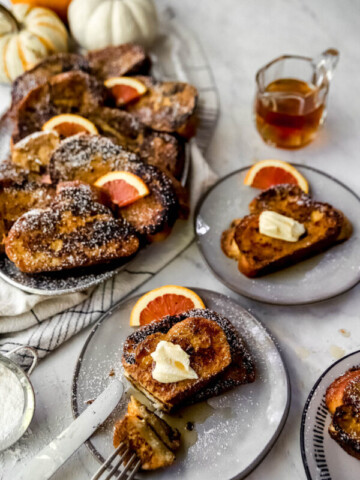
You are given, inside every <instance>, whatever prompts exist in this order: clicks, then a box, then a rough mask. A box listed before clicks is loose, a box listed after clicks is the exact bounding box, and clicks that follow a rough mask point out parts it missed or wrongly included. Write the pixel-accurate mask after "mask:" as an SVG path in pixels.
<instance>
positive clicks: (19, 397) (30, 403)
mask: <svg viewBox="0 0 360 480" xmlns="http://www.w3.org/2000/svg"><path fill="white" fill-rule="evenodd" d="M19 350H26V351H28V352H29V353H31V354H32V356H33V363H32V365H31V367H30V368H29V370H28V373H27V374H26V373H25V372H24V370H23V369H22V368H21V367H19V365H17V364H16V363H15V362H14V361H12V360H11V359H10V358H9V357H10V356H11V355H12V354H14V353H18V352H19ZM36 363H37V353H36V350H35V349H33V348H31V347H18V348H16V349H14V350H12V351H11V352H9V353H7V354H6V355H5V356H4V355H0V452H1V451H3V450H5V449H6V448H8V447H10V446H11V445H13V444H14V443H15V442H16V441H17V440H19V438H20V437H22V435H23V434H24V433H25V432H26V430H27V429H28V427H29V425H30V422H31V420H32V418H33V415H34V410H35V395H34V390H33V387H32V385H31V382H30V380H29V375H30V373H31V372H32V371H33V369H34V368H35V366H36Z"/></svg>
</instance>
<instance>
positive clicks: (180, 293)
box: [130, 285, 205, 327]
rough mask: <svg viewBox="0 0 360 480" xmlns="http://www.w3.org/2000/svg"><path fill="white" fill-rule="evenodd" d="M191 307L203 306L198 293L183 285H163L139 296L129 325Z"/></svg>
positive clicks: (133, 325) (159, 317) (144, 322)
mask: <svg viewBox="0 0 360 480" xmlns="http://www.w3.org/2000/svg"><path fill="white" fill-rule="evenodd" d="M192 308H205V305H204V302H203V301H202V300H201V298H200V297H199V295H197V294H196V293H195V292H193V291H192V290H190V289H188V288H185V287H179V286H177V285H165V286H163V287H160V288H155V289H154V290H151V291H150V292H148V293H145V295H143V296H142V297H141V298H139V300H138V301H137V302H136V303H135V305H134V307H133V309H132V311H131V315H130V325H131V326H132V327H137V326H139V325H146V324H148V323H150V322H152V321H154V320H160V319H161V318H163V317H165V316H166V315H177V314H179V313H183V312H186V311H187V310H191V309H192Z"/></svg>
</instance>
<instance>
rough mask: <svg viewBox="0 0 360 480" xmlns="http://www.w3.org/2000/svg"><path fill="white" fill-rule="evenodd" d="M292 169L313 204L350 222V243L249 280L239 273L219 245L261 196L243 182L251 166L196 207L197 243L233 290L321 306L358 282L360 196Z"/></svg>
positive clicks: (305, 169)
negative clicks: (331, 209) (335, 209)
mask: <svg viewBox="0 0 360 480" xmlns="http://www.w3.org/2000/svg"><path fill="white" fill-rule="evenodd" d="M295 166H296V167H297V168H298V170H299V171H300V172H301V173H302V174H303V175H304V176H305V177H306V178H307V179H308V181H309V184H310V188H311V195H312V196H313V198H314V199H315V200H318V201H320V202H329V203H332V204H333V205H334V207H338V208H340V209H341V210H342V211H343V212H344V213H345V215H346V216H347V217H348V218H349V220H350V222H351V223H352V225H353V229H354V231H353V234H352V236H351V238H350V239H349V240H348V241H346V242H344V243H342V244H340V245H337V246H335V247H332V248H331V249H329V250H328V251H326V252H324V253H322V254H320V255H316V256H314V257H313V258H311V259H308V260H305V261H303V262H300V263H298V264H297V265H294V266H292V267H288V268H285V269H283V270H281V271H279V272H277V273H272V274H270V275H266V276H264V277H261V278H256V279H250V278H247V277H245V276H244V275H242V274H241V273H240V272H239V270H238V268H237V263H236V261H235V260H232V259H230V258H228V257H226V256H225V255H224V253H223V252H222V250H221V247H220V237H221V233H222V232H223V231H224V230H225V229H226V228H228V227H229V225H230V223H231V221H232V220H233V219H234V218H241V217H243V216H245V215H248V214H249V209H248V205H249V203H250V201H251V200H252V199H253V198H254V197H255V196H256V195H257V194H258V193H259V190H257V189H254V188H251V187H248V186H246V185H244V183H243V182H244V177H245V174H246V172H247V170H248V169H249V168H250V167H245V168H242V169H241V170H238V171H236V172H233V173H231V174H230V175H228V176H227V177H225V178H223V179H221V180H220V181H219V182H218V183H217V184H216V185H215V186H214V187H212V189H211V190H210V191H209V192H208V193H207V194H206V195H205V197H204V198H203V199H202V201H201V203H200V204H199V206H198V209H197V215H196V217H195V230H196V235H197V242H198V245H199V248H200V251H201V253H202V254H203V256H204V258H205V260H206V262H207V263H208V265H209V267H210V268H211V270H212V271H213V273H214V274H215V275H216V276H217V277H218V279H219V280H221V281H222V282H223V283H225V285H227V286H228V287H229V288H231V289H232V290H234V291H235V292H237V293H240V294H242V295H245V296H246V297H249V298H253V299H255V300H259V301H261V302H266V303H273V304H277V305H300V304H306V303H313V302H319V301H321V300H326V299H328V298H331V297H334V296H336V295H339V294H341V293H343V292H345V291H346V290H349V289H350V288H352V287H354V286H355V285H356V284H357V283H358V282H359V281H360V249H359V241H360V199H359V197H358V196H357V195H356V194H355V193H354V192H353V191H351V190H350V189H349V188H348V187H346V186H345V185H343V184H342V183H340V182H339V181H337V180H336V179H334V178H332V177H330V176H329V175H326V174H325V173H323V172H320V171H318V170H316V169H314V168H311V167H305V166H301V165H295ZM324 279H326V281H324Z"/></svg>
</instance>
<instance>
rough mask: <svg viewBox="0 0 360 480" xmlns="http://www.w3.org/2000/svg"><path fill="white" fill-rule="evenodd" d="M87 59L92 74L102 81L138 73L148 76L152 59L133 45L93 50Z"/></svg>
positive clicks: (141, 48)
mask: <svg viewBox="0 0 360 480" xmlns="http://www.w3.org/2000/svg"><path fill="white" fill-rule="evenodd" d="M86 58H87V60H88V61H89V64H90V67H91V71H92V74H93V75H95V76H96V77H98V78H99V79H100V80H106V79H107V78H111V77H121V76H123V75H134V74H138V73H143V74H146V73H147V72H148V71H149V69H150V66H151V62H150V57H149V56H148V55H147V54H146V52H145V50H144V49H143V47H141V46H140V45H136V44H133V43H124V44H122V45H118V46H109V47H106V48H102V49H99V50H91V51H90V52H88V54H87V57H86Z"/></svg>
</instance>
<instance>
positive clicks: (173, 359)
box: [151, 340, 198, 383]
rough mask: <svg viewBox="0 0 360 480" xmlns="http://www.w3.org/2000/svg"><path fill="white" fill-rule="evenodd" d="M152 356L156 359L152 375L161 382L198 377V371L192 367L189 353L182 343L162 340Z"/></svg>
mask: <svg viewBox="0 0 360 480" xmlns="http://www.w3.org/2000/svg"><path fill="white" fill-rule="evenodd" d="M151 356H152V358H153V360H154V361H155V368H154V369H153V371H152V376H153V378H154V379H155V380H157V381H158V382H160V383H174V382H180V381H181V380H187V379H195V378H198V376H197V374H196V372H195V371H194V370H193V369H192V368H191V367H190V357H189V355H188V354H187V353H186V352H185V351H184V350H183V349H182V348H181V347H180V345H175V344H174V343H171V342H166V341H165V340H161V341H160V342H159V343H158V344H157V346H156V350H155V351H154V352H153V353H152V354H151Z"/></svg>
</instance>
